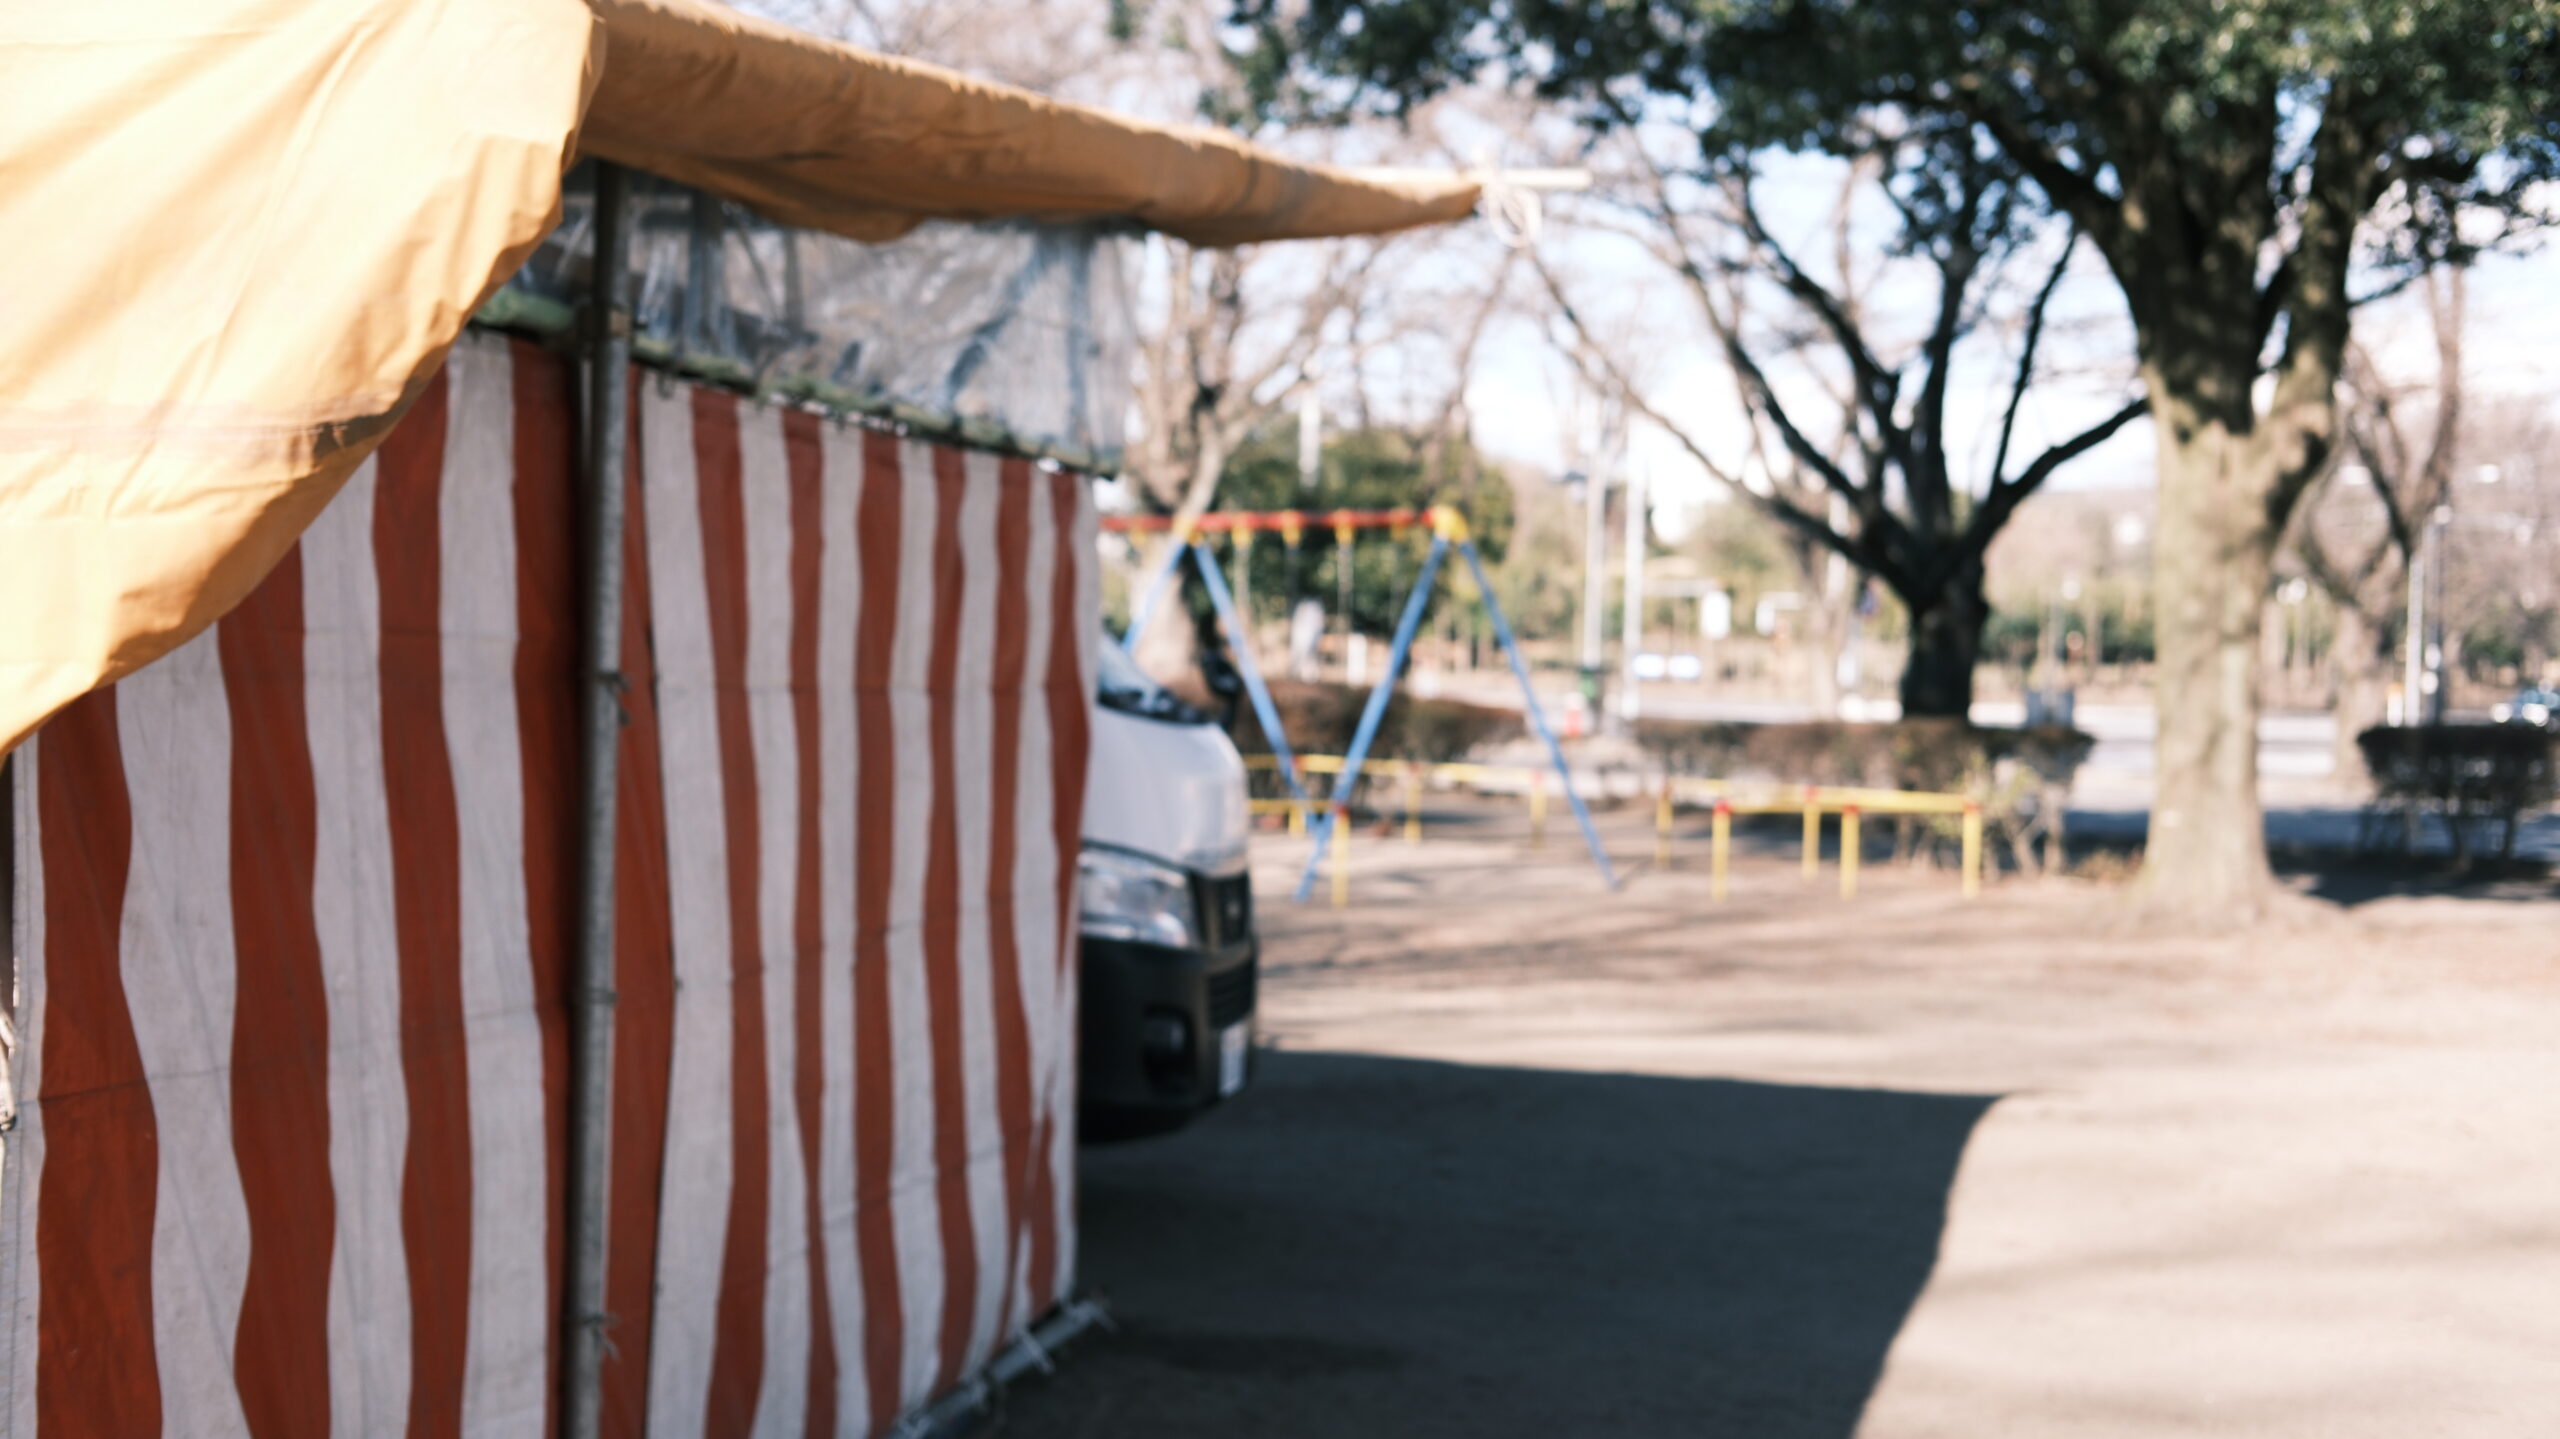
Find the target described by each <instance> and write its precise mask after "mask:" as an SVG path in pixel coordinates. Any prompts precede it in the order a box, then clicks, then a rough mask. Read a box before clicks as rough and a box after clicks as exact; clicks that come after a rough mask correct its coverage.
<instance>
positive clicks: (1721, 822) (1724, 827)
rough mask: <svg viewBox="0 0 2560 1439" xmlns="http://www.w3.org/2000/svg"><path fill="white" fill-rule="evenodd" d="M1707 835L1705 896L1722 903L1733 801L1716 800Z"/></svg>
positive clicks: (1730, 842) (1731, 826)
mask: <svg viewBox="0 0 2560 1439" xmlns="http://www.w3.org/2000/svg"><path fill="white" fill-rule="evenodd" d="M1709 835H1710V838H1709V840H1708V850H1707V854H1708V859H1707V874H1708V880H1707V896H1708V898H1710V899H1713V900H1714V901H1715V902H1716V903H1718V904H1722V903H1724V871H1725V862H1726V859H1727V857H1728V856H1730V855H1731V853H1732V851H1733V801H1731V800H1729V799H1724V798H1722V797H1719V798H1718V799H1717V800H1716V814H1715V821H1714V824H1713V827H1712V828H1711V829H1710V831H1709Z"/></svg>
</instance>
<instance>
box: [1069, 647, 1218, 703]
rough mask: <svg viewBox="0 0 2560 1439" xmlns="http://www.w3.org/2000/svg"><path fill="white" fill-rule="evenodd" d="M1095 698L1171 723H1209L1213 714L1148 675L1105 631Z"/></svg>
mask: <svg viewBox="0 0 2560 1439" xmlns="http://www.w3.org/2000/svg"><path fill="white" fill-rule="evenodd" d="M1094 669H1095V682H1094V691H1095V693H1094V698H1095V700H1097V701H1099V702H1100V703H1101V705H1102V706H1103V708H1105V709H1114V710H1118V711H1120V712H1121V713H1122V714H1131V715H1136V716H1138V717H1139V718H1141V719H1151V720H1163V721H1164V722H1165V723H1167V724H1207V723H1209V716H1208V715H1207V714H1205V713H1203V712H1202V711H1200V710H1198V709H1195V708H1193V707H1192V706H1190V705H1187V704H1184V703H1183V702H1182V700H1181V699H1180V698H1179V697H1178V696H1176V695H1175V694H1174V693H1173V691H1171V690H1168V689H1166V688H1165V687H1164V686H1162V685H1160V684H1157V683H1156V682H1155V681H1154V680H1151V679H1149V678H1147V672H1146V671H1144V670H1142V669H1140V668H1138V662H1137V661H1135V660H1133V659H1131V658H1129V656H1128V653H1127V652H1126V651H1124V650H1122V649H1121V648H1120V642H1119V641H1118V640H1116V639H1113V638H1112V637H1111V632H1110V631H1108V630H1105V631H1103V634H1102V655H1101V662H1100V663H1099V664H1097V665H1096V666H1095V667H1094Z"/></svg>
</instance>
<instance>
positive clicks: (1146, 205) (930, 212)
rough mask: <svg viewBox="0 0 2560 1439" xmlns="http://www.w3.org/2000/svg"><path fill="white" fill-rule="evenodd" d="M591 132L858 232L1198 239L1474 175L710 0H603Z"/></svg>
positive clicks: (1442, 188)
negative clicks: (1098, 223)
mask: <svg viewBox="0 0 2560 1439" xmlns="http://www.w3.org/2000/svg"><path fill="white" fill-rule="evenodd" d="M595 9H596V14H597V16H598V17H599V18H600V19H601V20H602V21H603V24H604V31H605V55H606V63H605V66H604V75H603V79H602V82H601V83H600V84H599V85H598V86H597V89H596V97H595V103H594V105H593V106H592V107H591V108H590V109H589V111H588V114H587V126H586V136H585V139H584V140H583V141H582V148H583V149H585V150H586V151H587V152H588V153H590V154H593V155H598V156H601V157H603V158H605V159H608V160H618V161H621V162H623V163H625V164H628V165H633V166H637V167H639V168H641V169H646V170H650V171H653V172H655V173H657V174H661V175H667V176H670V177H672V178H675V179H678V180H683V181H685V182H687V183H689V184H694V185H699V186H701V187H703V188H704V189H708V190H714V191H717V192H719V193H721V194H724V195H727V196H730V197H731V198H733V199H737V200H742V201H745V202H746V203H748V204H751V205H754V206H756V207H757V208H759V209H761V210H764V211H765V212H766V213H768V214H770V215H772V216H773V217H774V218H776V219H779V220H784V221H788V222H790V223H792V224H797V225H807V226H811V227H814V228H818V229H825V230H833V231H836V232H838V233H840V234H845V235H850V236H852V237H853V238H855V239H857V240H880V239H888V238H892V237H894V236H896V235H899V234H902V233H904V232H905V231H906V230H908V229H910V228H912V227H913V226H914V225H915V224H916V222H918V221H919V220H923V219H927V218H933V217H950V218H960V219H982V218H987V217H992V216H1009V215H1031V216H1038V217H1042V218H1049V219H1080V218H1102V217H1109V218H1121V219H1129V220H1134V221H1137V222H1139V223H1141V224H1144V225H1146V226H1148V227H1149V228H1151V229H1157V230H1162V231H1164V232H1165V233H1166V234H1169V235H1175V236H1179V237H1180V238H1182V239H1186V240H1194V241H1198V242H1200V243H1203V244H1211V245H1230V244H1240V243H1243V242H1246V241H1252V240H1289V239H1304V238H1308V237H1313V236H1323V235H1366V234H1379V233H1384V232H1386V231H1391V230H1401V229H1406V228H1409V227H1411V226H1415V225H1429V224H1437V223H1440V222H1443V221H1447V220H1455V219H1460V218H1462V217H1464V216H1465V215H1467V214H1468V213H1469V212H1470V211H1472V210H1474V208H1475V204H1476V195H1477V188H1478V187H1477V185H1476V184H1475V182H1473V181H1471V180H1467V179H1464V178H1462V177H1459V176H1456V175H1450V176H1445V177H1434V178H1383V177H1380V176H1377V175H1374V174H1371V175H1360V174H1354V173H1352V172H1349V171H1345V170H1339V169H1334V168H1330V167H1327V166H1321V165H1311V164H1306V163H1303V162H1300V161H1294V160H1288V159H1284V158H1282V157H1280V156H1278V155H1275V154H1273V153H1271V152H1270V151H1267V150H1263V149H1260V148H1257V147H1255V146H1253V145H1249V144H1247V143H1246V142H1244V141H1242V140H1239V139H1237V138H1236V137H1235V136H1233V135H1230V134H1227V133H1226V132H1224V131H1218V130H1205V129H1196V128H1169V127H1166V126H1160V125H1150V124H1145V123H1142V122H1140V121H1135V120H1130V119H1127V118H1125V117H1122V116H1118V115H1111V114H1106V113H1104V112H1102V111H1099V110H1092V109H1087V108H1085V107H1082V106H1077V105H1067V104H1062V103H1060V102H1058V101H1055V100H1050V99H1047V98H1044V97H1042V96H1039V95H1035V94H1032V93H1030V92H1029V91H1026V90H1018V89H1015V88H1013V87H1012V86H1009V85H997V84H993V83H990V82H988V81H984V80H975V79H971V78H969V77H968V76H965V75H959V74H955V73H953V72H951V71H949V70H943V69H940V68H937V67H935V66H931V65H922V64H917V63H915V62H913V61H908V60H897V59H892V58H889V57H887V56H882V55H874V54H870V53H868V52H865V51H862V50H857V49H854V48H853V47H851V46H847V45H839V44H835V43H832V42H829V41H824V40H819V39H815V38H813V37H811V36H808V35H804V34H801V33H800V32H798V31H794V30H791V29H788V28H786V27H783V26H780V25H776V24H774V23H772V22H770V21H764V20H758V19H754V18H751V17H748V16H745V15H741V14H739V13H737V12H736V11H734V10H729V9H726V8H723V7H721V6H717V5H712V4H707V3H704V0H596V5H595Z"/></svg>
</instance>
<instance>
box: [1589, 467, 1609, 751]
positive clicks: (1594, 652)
mask: <svg viewBox="0 0 2560 1439" xmlns="http://www.w3.org/2000/svg"><path fill="white" fill-rule="evenodd" d="M1582 511H1583V526H1582V697H1583V699H1584V700H1586V701H1588V702H1589V703H1590V705H1591V707H1592V715H1591V718H1592V722H1593V723H1594V724H1597V723H1598V722H1599V719H1600V714H1599V704H1600V669H1601V662H1602V657H1601V645H1602V643H1603V640H1602V638H1601V628H1600V620H1601V615H1600V611H1601V610H1602V609H1603V608H1604V607H1605V606H1606V605H1607V603H1608V598H1607V594H1606V590H1605V588H1604V587H1605V586H1606V585H1607V584H1608V574H1607V571H1608V568H1609V477H1608V476H1607V475H1606V474H1590V475H1585V476H1584V477H1583V479H1582Z"/></svg>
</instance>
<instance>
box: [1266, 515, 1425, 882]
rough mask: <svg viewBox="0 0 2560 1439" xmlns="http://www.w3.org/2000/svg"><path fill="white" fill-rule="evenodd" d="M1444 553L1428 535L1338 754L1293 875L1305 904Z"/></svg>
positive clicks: (1392, 690) (1418, 625) (1345, 809)
mask: <svg viewBox="0 0 2560 1439" xmlns="http://www.w3.org/2000/svg"><path fill="white" fill-rule="evenodd" d="M1448 552H1449V541H1448V539H1447V538H1446V537H1444V536H1441V535H1436V534H1435V535H1433V536H1432V537H1431V552H1430V554H1428V555H1427V556H1425V557H1424V559H1423V561H1422V573H1421V574H1420V575H1418V576H1416V577H1415V579H1414V582H1413V592H1412V593H1411V594H1409V595H1407V596H1406V597H1405V602H1404V614H1403V615H1402V616H1401V617H1399V618H1398V619H1397V620H1396V637H1395V642H1394V643H1393V644H1391V645H1389V646H1388V647H1387V667H1386V671H1385V672H1384V673H1382V674H1380V675H1379V676H1378V683H1377V684H1376V685H1375V686H1373V687H1372V688H1371V689H1370V691H1369V703H1368V705H1367V707H1365V708H1364V709H1362V710H1361V711H1360V727H1359V728H1358V729H1356V730H1354V731H1352V733H1351V752H1350V753H1349V754H1346V755H1344V756H1343V757H1342V773H1341V774H1340V775H1339V776H1338V777H1336V778H1335V780H1334V784H1333V804H1332V806H1331V807H1330V808H1329V809H1328V810H1327V811H1326V813H1325V820H1324V824H1323V825H1322V826H1321V827H1319V828H1318V829H1317V830H1316V847H1315V851H1314V852H1313V853H1312V854H1309V855H1308V856H1307V867H1306V870H1305V871H1304V872H1303V873H1301V874H1300V875H1299V876H1298V893H1297V898H1298V900H1299V901H1300V902H1301V903H1304V902H1305V900H1306V898H1307V896H1309V895H1311V894H1313V893H1315V888H1316V872H1317V871H1318V870H1320V869H1322V868H1323V867H1324V855H1325V851H1326V849H1328V848H1329V847H1331V845H1332V843H1333V826H1334V817H1335V816H1336V815H1340V814H1345V813H1347V812H1348V810H1349V806H1350V804H1351V791H1352V789H1353V787H1354V786H1356V785H1358V784H1359V783H1360V767H1361V766H1362V765H1363V764H1365V763H1367V762H1368V759H1369V745H1370V743H1371V742H1372V741H1374V740H1376V739H1377V737H1378V723H1379V721H1381V720H1383V719H1384V718H1386V713H1387V701H1388V700H1389V699H1391V698H1392V697H1393V696H1394V694H1395V688H1396V676H1397V675H1398V674H1400V673H1402V672H1403V670H1404V658H1405V653H1406V651H1408V650H1410V649H1411V648H1412V647H1413V632H1414V631H1415V630H1417V629H1420V628H1421V627H1422V611H1423V608H1424V607H1425V606H1426V605H1428V604H1429V603H1430V600H1431V586H1432V582H1433V581H1434V580H1435V579H1436V578H1437V577H1438V575H1439V573H1440V558H1441V556H1443V555H1445V554H1447V553H1448Z"/></svg>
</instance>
